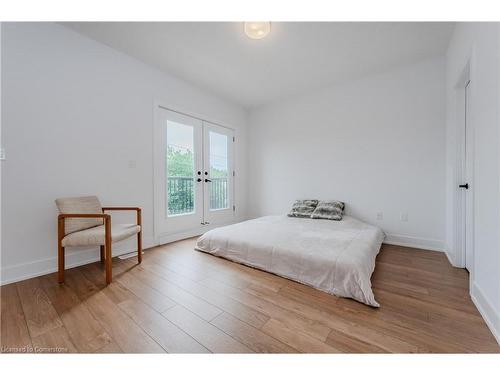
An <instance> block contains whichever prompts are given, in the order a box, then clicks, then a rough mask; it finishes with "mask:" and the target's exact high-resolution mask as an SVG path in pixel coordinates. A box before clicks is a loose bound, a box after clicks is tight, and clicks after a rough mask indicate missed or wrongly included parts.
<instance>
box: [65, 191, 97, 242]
mask: <svg viewBox="0 0 500 375" xmlns="http://www.w3.org/2000/svg"><path fill="white" fill-rule="evenodd" d="M56 205H57V208H58V209H59V212H60V213H62V214H102V207H101V203H100V202H99V199H98V198H97V197H95V196H91V197H75V198H59V199H56ZM64 224H65V226H64V229H65V234H69V233H73V232H77V231H79V230H83V229H88V228H92V227H95V226H97V225H102V224H103V220H102V219H94V218H85V219H66V220H65V223H64Z"/></svg>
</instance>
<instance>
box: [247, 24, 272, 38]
mask: <svg viewBox="0 0 500 375" xmlns="http://www.w3.org/2000/svg"><path fill="white" fill-rule="evenodd" d="M270 31H271V22H245V34H247V36H248V37H249V38H251V39H262V38H265V37H266V36H267V34H269V32H270Z"/></svg>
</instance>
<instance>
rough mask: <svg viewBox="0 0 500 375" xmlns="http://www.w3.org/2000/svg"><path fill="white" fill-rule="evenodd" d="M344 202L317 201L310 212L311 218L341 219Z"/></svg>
mask: <svg viewBox="0 0 500 375" xmlns="http://www.w3.org/2000/svg"><path fill="white" fill-rule="evenodd" d="M343 212H344V203H343V202H339V201H319V203H318V205H317V206H316V209H315V210H314V211H313V213H312V214H311V219H328V220H342V213H343Z"/></svg>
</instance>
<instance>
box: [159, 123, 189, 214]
mask: <svg viewBox="0 0 500 375" xmlns="http://www.w3.org/2000/svg"><path fill="white" fill-rule="evenodd" d="M166 159H167V163H166V166H167V215H168V216H174V215H184V214H190V213H193V212H194V210H195V196H194V193H195V191H194V177H195V160H194V130H193V127H192V126H189V125H183V124H179V123H177V122H174V121H167V150H166Z"/></svg>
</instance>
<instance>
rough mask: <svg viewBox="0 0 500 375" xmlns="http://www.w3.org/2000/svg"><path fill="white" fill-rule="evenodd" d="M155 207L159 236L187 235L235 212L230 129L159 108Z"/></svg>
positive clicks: (224, 219) (226, 219) (156, 143)
mask: <svg viewBox="0 0 500 375" xmlns="http://www.w3.org/2000/svg"><path fill="white" fill-rule="evenodd" d="M156 127H157V129H155V148H156V152H155V159H156V160H155V169H156V173H155V188H156V191H157V194H156V198H157V199H156V201H155V205H156V207H155V211H157V230H158V234H159V235H160V236H168V235H174V234H182V233H186V234H189V233H191V232H193V231H195V232H196V230H198V229H203V228H208V227H207V226H211V225H217V224H220V223H224V222H228V221H230V220H231V219H232V217H233V215H234V204H233V201H234V182H233V177H234V162H233V159H234V155H233V154H234V152H233V139H234V138H233V130H231V129H228V128H226V127H223V126H220V125H216V124H213V123H210V122H207V121H204V120H201V119H197V118H194V117H191V116H188V115H185V114H181V113H178V112H174V111H170V110H167V109H163V108H160V109H159V112H158V118H157V124H156Z"/></svg>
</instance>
